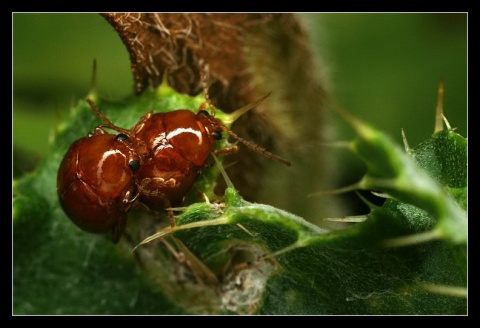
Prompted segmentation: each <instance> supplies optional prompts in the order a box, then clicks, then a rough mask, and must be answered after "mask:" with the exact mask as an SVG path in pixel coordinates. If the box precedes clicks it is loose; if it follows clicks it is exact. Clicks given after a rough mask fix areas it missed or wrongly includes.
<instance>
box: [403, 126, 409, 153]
mask: <svg viewBox="0 0 480 328" xmlns="http://www.w3.org/2000/svg"><path fill="white" fill-rule="evenodd" d="M402 140H403V146H404V147H405V152H406V153H409V152H410V146H409V145H408V141H407V136H406V135H405V131H404V130H403V128H402Z"/></svg>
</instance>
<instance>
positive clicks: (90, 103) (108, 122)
mask: <svg viewBox="0 0 480 328" xmlns="http://www.w3.org/2000/svg"><path fill="white" fill-rule="evenodd" d="M87 102H88V104H89V105H90V108H91V109H92V110H93V111H94V112H95V114H96V115H97V116H98V117H100V119H101V120H102V121H103V122H104V123H105V124H102V127H107V128H110V129H112V130H115V131H117V132H118V133H123V134H126V135H128V136H130V130H127V129H123V128H121V127H119V126H116V125H115V124H113V122H112V121H110V120H109V119H108V118H107V117H106V116H105V114H103V113H102V112H101V111H100V109H98V107H97V106H96V105H95V103H94V102H93V101H91V100H90V99H87Z"/></svg>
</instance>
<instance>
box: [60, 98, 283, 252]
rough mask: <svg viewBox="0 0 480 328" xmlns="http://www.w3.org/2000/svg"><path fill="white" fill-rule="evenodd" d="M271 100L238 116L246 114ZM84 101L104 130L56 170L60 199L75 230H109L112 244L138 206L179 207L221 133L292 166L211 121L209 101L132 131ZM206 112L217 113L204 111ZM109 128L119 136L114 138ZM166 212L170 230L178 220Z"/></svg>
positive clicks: (146, 120)
mask: <svg viewBox="0 0 480 328" xmlns="http://www.w3.org/2000/svg"><path fill="white" fill-rule="evenodd" d="M267 96H268V95H267ZM267 96H264V97H262V98H260V99H259V100H257V101H255V102H254V103H252V104H249V105H247V106H245V107H243V108H241V109H239V110H237V112H244V111H246V110H249V109H250V108H252V107H254V106H255V105H256V104H258V103H259V102H261V101H263V99H265V98H266V97H267ZM87 102H88V103H89V105H90V107H91V109H92V110H93V111H94V112H95V114H96V115H97V116H98V117H100V118H101V119H102V120H103V121H104V124H102V125H100V126H98V127H97V128H96V129H95V130H94V132H93V133H91V134H89V135H88V136H87V137H84V138H80V139H78V140H77V141H75V142H74V143H73V144H72V145H71V146H70V148H69V149H68V151H67V153H66V154H65V157H64V158H63V160H62V162H61V164H60V167H59V170H58V174H57V193H58V197H59V200H60V204H61V206H62V208H63V210H64V212H65V213H66V214H67V216H68V217H69V218H70V219H71V220H72V221H73V222H74V223H75V224H76V225H77V226H78V227H80V228H81V229H83V230H85V231H88V232H93V233H105V232H108V231H110V232H111V234H112V240H113V242H115V243H116V242H118V240H119V238H120V236H121V235H122V233H123V231H124V229H125V224H126V217H127V213H128V212H129V211H130V210H132V209H133V208H136V207H146V208H147V209H148V210H149V211H153V212H158V211H161V210H164V209H168V208H169V207H171V206H172V205H177V204H180V203H181V202H182V200H183V198H184V197H185V195H186V194H187V193H188V192H189V191H190V189H191V188H192V187H193V185H194V183H195V180H196V178H197V177H198V175H199V174H200V173H201V170H202V169H203V168H204V167H205V166H206V163H207V160H208V157H209V155H210V154H211V153H212V152H214V143H215V142H216V141H218V140H220V139H222V137H223V136H222V133H223V132H227V133H228V134H229V135H230V136H232V137H234V138H235V139H237V140H238V141H240V142H242V143H243V144H245V145H247V146H248V147H249V148H252V149H253V150H255V151H258V152H260V153H262V154H263V155H265V156H267V157H270V158H272V159H274V160H277V161H280V162H282V163H284V164H287V165H290V163H289V162H288V161H286V160H284V159H282V158H281V157H278V156H276V155H274V154H272V153H270V152H268V151H266V150H265V149H264V148H261V147H259V146H257V145H255V144H253V143H250V142H248V141H246V140H244V139H242V138H241V137H239V136H237V135H236V134H235V133H233V132H232V131H230V130H229V129H228V128H227V127H226V126H225V124H224V123H223V122H222V121H221V120H220V119H217V118H215V117H214V113H215V111H214V107H213V106H212V105H211V103H210V101H209V99H208V96H207V102H205V103H203V104H202V105H201V106H200V108H199V109H198V110H197V113H194V112H192V111H190V110H187V109H177V110H174V111H171V112H167V113H153V112H148V113H147V114H145V115H144V116H143V117H142V118H140V120H139V121H138V122H137V123H136V124H135V125H134V127H133V128H132V129H123V128H120V127H118V126H116V125H114V124H113V123H112V122H111V121H110V120H109V119H108V118H106V117H105V115H104V114H103V113H101V112H100V110H99V109H98V108H97V107H96V105H95V104H94V103H93V102H92V101H91V100H89V99H87ZM207 106H210V109H211V111H212V114H209V113H208V112H207V111H206V110H205V108H206V107H207ZM105 128H109V129H112V130H114V131H116V132H118V134H110V133H108V132H107V131H106V130H105ZM235 149H236V148H235V147H232V148H231V149H230V148H229V149H223V150H221V151H222V152H223V153H228V152H233V151H235ZM169 214H170V215H169V218H170V224H171V226H172V227H173V226H174V225H175V219H174V217H173V214H171V213H170V212H169Z"/></svg>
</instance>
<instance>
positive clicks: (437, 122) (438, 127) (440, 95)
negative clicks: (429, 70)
mask: <svg viewBox="0 0 480 328" xmlns="http://www.w3.org/2000/svg"><path fill="white" fill-rule="evenodd" d="M443 95H444V85H443V78H440V82H439V83H438V98H437V109H436V113H435V131H434V132H439V131H442V130H443V122H442V116H443Z"/></svg>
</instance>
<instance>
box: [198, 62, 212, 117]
mask: <svg viewBox="0 0 480 328" xmlns="http://www.w3.org/2000/svg"><path fill="white" fill-rule="evenodd" d="M209 73H210V70H209V67H208V64H205V65H203V72H202V73H201V79H202V86H203V93H204V94H205V101H206V103H207V105H208V107H210V114H211V115H212V116H213V117H215V107H214V106H213V104H212V101H211V99H210V95H209V94H208V88H209V86H208V83H207V78H208V76H209V75H210V74H209Z"/></svg>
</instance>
